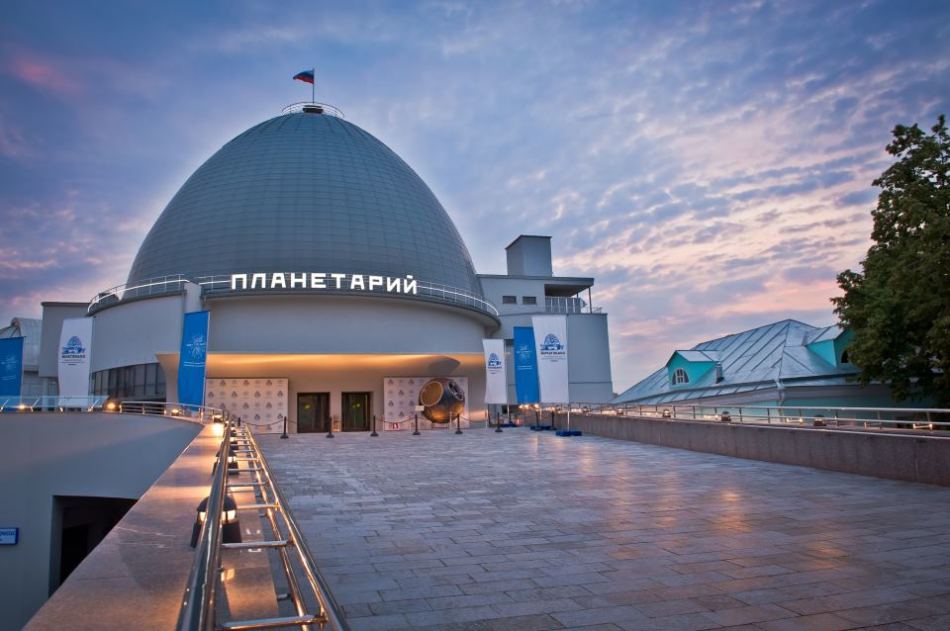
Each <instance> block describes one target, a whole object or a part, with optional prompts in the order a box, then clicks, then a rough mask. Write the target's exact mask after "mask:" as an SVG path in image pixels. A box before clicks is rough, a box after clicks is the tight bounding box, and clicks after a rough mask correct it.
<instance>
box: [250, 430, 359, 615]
mask: <svg viewBox="0 0 950 631" xmlns="http://www.w3.org/2000/svg"><path fill="white" fill-rule="evenodd" d="M246 432H247V437H248V439H249V440H250V442H251V444H252V445H253V446H254V451H255V452H256V453H257V454H258V456H259V458H260V459H259V461H258V462H259V464H260V465H261V469H262V471H261V473H262V474H263V476H259V477H264V478H266V480H267V481H268V483H269V488H270V490H271V491H272V492H273V500H274V502H273V503H274V504H275V508H276V510H277V512H279V513H280V514H281V515H283V517H284V522H285V525H286V526H287V533H288V535H289V537H288V540H289V541H290V543H291V545H292V546H293V548H294V549H295V550H296V551H297V557H298V559H299V560H300V563H301V565H302V566H303V568H304V572H305V573H306V575H307V579H308V581H309V582H310V587H311V589H312V590H313V594H314V596H316V598H317V601H318V603H319V604H320V609H321V611H320V615H321V617H323V618H325V621H324V622H323V624H328V625H329V626H330V629H331V630H339V631H348V629H349V625H347V623H346V621H345V619H344V618H343V615H342V613H341V612H340V606H339V605H338V604H337V602H336V599H334V598H333V593H332V592H331V591H330V587H329V586H328V585H327V582H326V579H324V578H323V575H322V574H321V573H320V570H319V569H318V568H317V565H316V563H315V562H314V560H313V554H312V553H311V552H310V547H309V546H308V545H307V541H306V540H305V539H304V537H303V535H302V534H301V532H300V529H299V528H298V527H297V522H296V521H294V518H293V515H292V514H291V512H290V507H289V506H290V505H289V503H288V502H287V499H286V498H285V497H284V493H283V492H282V491H281V490H280V487H279V486H277V484H275V483H274V478H273V475H272V474H271V470H270V465H269V464H268V463H267V458H265V457H264V454H263V452H261V450H260V448H259V447H258V445H257V440H256V439H255V438H254V434H253V433H252V432H251V430H250V428H248V429H247V430H246ZM268 511H270V509H268ZM275 534H276V533H275ZM324 628H326V627H324Z"/></svg>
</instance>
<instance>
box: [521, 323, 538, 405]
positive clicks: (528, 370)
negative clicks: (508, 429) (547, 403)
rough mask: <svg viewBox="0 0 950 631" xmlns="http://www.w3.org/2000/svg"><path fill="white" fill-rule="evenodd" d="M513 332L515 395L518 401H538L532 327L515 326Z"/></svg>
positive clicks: (536, 363) (536, 358) (536, 360)
mask: <svg viewBox="0 0 950 631" xmlns="http://www.w3.org/2000/svg"><path fill="white" fill-rule="evenodd" d="M514 332H515V346H514V357H515V396H516V398H517V400H518V403H540V401H541V394H540V393H539V391H538V357H537V353H536V352H535V348H534V329H533V328H531V327H530V326H516V327H514Z"/></svg>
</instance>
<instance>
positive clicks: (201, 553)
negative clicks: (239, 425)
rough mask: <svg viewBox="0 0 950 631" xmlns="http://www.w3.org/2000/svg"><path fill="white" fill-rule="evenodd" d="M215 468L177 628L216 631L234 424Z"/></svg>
mask: <svg viewBox="0 0 950 631" xmlns="http://www.w3.org/2000/svg"><path fill="white" fill-rule="evenodd" d="M218 455H219V460H218V466H216V467H215V468H214V477H213V479H212V482H211V490H210V492H209V493H208V507H207V513H206V514H205V521H204V523H203V524H202V525H201V532H200V534H199V535H198V543H197V545H196V546H195V562H194V564H192V566H191V571H190V572H189V573H188V583H187V584H186V587H185V596H184V600H183V602H182V607H181V611H180V612H179V616H178V628H179V629H190V630H192V631H214V628H215V601H216V598H217V591H218V589H217V588H218V585H217V583H218V565H219V560H218V559H219V558H220V555H221V545H220V543H221V515H222V513H223V511H224V496H225V494H226V493H227V490H226V488H225V487H226V485H227V480H228V465H227V462H228V458H229V457H230V455H231V422H230V420H228V422H226V423H224V439H223V440H222V441H221V448H220V451H219V452H218Z"/></svg>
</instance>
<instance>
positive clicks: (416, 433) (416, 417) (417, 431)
mask: <svg viewBox="0 0 950 631" xmlns="http://www.w3.org/2000/svg"><path fill="white" fill-rule="evenodd" d="M413 416H414V417H415V424H416V431H414V432H413V433H412V435H413V436H421V434H419V414H418V413H416V414H414V415H413Z"/></svg>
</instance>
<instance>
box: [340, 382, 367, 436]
mask: <svg viewBox="0 0 950 631" xmlns="http://www.w3.org/2000/svg"><path fill="white" fill-rule="evenodd" d="M370 394H371V393H369V392H344V393H343V431H344V432H368V431H369V415H370V408H369V402H370Z"/></svg>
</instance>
